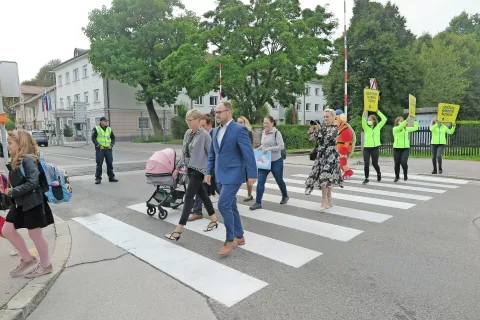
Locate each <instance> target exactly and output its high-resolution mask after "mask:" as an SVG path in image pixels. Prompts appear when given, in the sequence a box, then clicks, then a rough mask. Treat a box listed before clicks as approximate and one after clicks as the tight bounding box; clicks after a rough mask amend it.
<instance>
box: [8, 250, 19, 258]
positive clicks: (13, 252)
mask: <svg viewBox="0 0 480 320" xmlns="http://www.w3.org/2000/svg"><path fill="white" fill-rule="evenodd" d="M10 256H11V257H15V256H18V252H17V250H13V251H12V252H10Z"/></svg>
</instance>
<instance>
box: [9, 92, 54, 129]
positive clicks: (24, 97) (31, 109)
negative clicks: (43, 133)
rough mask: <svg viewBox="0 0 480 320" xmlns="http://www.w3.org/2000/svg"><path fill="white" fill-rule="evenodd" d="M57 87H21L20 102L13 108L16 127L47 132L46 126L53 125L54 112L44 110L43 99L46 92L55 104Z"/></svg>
mask: <svg viewBox="0 0 480 320" xmlns="http://www.w3.org/2000/svg"><path fill="white" fill-rule="evenodd" d="M54 91H55V87H54V86H52V87H49V88H45V87H38V86H30V85H24V84H22V85H21V86H20V93H21V94H20V101H19V102H18V103H16V104H14V105H13V106H12V107H13V108H14V110H15V126H16V127H17V128H22V129H25V130H47V129H48V128H47V127H46V126H45V124H53V123H54V122H55V121H54V115H53V113H52V112H47V111H46V110H42V99H43V96H44V94H45V93H46V92H48V93H49V94H50V96H51V99H52V102H53V99H54V98H53V95H54Z"/></svg>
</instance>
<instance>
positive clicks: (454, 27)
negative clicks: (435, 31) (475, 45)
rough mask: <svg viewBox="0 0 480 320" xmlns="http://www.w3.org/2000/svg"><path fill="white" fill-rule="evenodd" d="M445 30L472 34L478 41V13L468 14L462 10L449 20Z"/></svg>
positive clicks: (479, 16)
mask: <svg viewBox="0 0 480 320" xmlns="http://www.w3.org/2000/svg"><path fill="white" fill-rule="evenodd" d="M447 31H450V32H453V33H455V34H458V35H465V34H473V35H474V37H475V38H476V39H477V41H480V14H479V13H476V14H472V15H469V14H468V13H467V12H465V11H463V12H462V13H461V14H460V15H458V16H456V17H455V18H453V19H452V21H450V25H449V27H448V28H447Z"/></svg>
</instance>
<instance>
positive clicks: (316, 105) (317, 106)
mask: <svg viewBox="0 0 480 320" xmlns="http://www.w3.org/2000/svg"><path fill="white" fill-rule="evenodd" d="M319 109H320V105H319V104H318V103H316V104H315V112H317V111H318V110H319Z"/></svg>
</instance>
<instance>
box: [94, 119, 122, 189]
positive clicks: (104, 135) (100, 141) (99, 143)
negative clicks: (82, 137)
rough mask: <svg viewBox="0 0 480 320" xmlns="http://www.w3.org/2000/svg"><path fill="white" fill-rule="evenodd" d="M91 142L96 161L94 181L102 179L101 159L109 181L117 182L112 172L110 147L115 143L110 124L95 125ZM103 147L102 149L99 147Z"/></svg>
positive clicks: (97, 181)
mask: <svg viewBox="0 0 480 320" xmlns="http://www.w3.org/2000/svg"><path fill="white" fill-rule="evenodd" d="M101 121H107V118H105V117H102V118H100V122H101ZM92 142H93V144H94V145H95V159H96V161H97V170H96V171H95V183H96V184H100V182H101V181H102V166H103V160H104V159H105V162H106V163H107V175H108V180H109V181H110V182H117V181H118V180H117V179H116V178H115V174H114V173H113V153H112V147H113V145H114V144H115V135H114V134H113V131H112V128H111V127H110V126H108V125H107V126H106V127H102V126H101V125H98V126H96V127H95V128H94V129H93V131H92ZM101 147H103V149H102V148H101Z"/></svg>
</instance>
